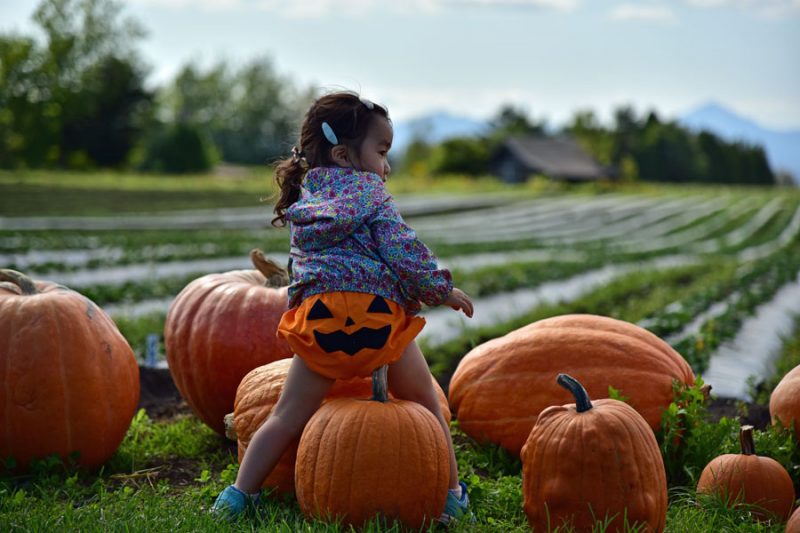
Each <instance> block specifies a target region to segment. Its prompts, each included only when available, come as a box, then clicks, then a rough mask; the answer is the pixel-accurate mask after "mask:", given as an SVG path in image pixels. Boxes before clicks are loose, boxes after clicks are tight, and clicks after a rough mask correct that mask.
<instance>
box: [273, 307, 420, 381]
mask: <svg viewBox="0 0 800 533" xmlns="http://www.w3.org/2000/svg"><path fill="white" fill-rule="evenodd" d="M424 326H425V319H423V318H421V317H416V316H409V315H408V314H406V312H405V311H404V310H403V308H402V307H401V306H400V305H398V304H397V303H396V302H393V301H391V300H387V299H384V298H382V297H381V296H376V295H374V294H366V293H360V292H329V293H324V294H315V295H313V296H310V297H309V298H307V299H305V300H304V301H303V302H302V303H301V304H300V306H298V307H295V308H292V309H289V310H288V311H286V312H285V313H284V314H283V317H281V321H280V324H278V336H280V337H283V338H284V339H286V341H287V342H288V343H289V346H291V348H292V350H293V351H294V353H296V354H297V355H298V356H300V357H301V358H302V359H303V361H304V362H305V363H306V365H307V366H308V367H309V368H310V369H311V370H313V371H314V372H317V373H318V374H321V375H323V376H326V377H329V378H332V379H346V378H351V377H356V376H360V377H365V376H369V375H371V374H372V371H373V370H375V369H376V368H378V367H379V366H382V365H385V364H391V363H393V362H395V361H397V360H398V359H400V356H401V355H402V354H403V350H405V348H406V346H408V344H409V343H411V342H412V341H413V340H414V338H415V337H416V336H417V335H418V334H419V332H420V331H421V330H422V328H423V327H424Z"/></svg>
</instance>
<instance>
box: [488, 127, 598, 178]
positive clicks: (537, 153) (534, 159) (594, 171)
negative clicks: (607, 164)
mask: <svg viewBox="0 0 800 533" xmlns="http://www.w3.org/2000/svg"><path fill="white" fill-rule="evenodd" d="M503 147H504V148H505V149H506V150H507V151H508V152H509V153H511V155H513V156H514V157H515V158H516V159H517V161H519V163H521V164H522V165H524V166H525V167H527V169H528V170H530V172H531V173H542V174H546V175H548V176H553V177H565V178H567V177H568V178H571V179H595V178H599V177H602V176H604V175H605V172H604V170H603V168H602V167H601V166H600V165H599V164H598V163H597V162H596V161H595V160H594V158H592V156H590V155H589V154H588V153H586V151H585V150H584V149H583V148H581V147H580V145H579V144H578V143H577V142H576V141H575V140H573V139H570V138H567V137H555V138H551V137H509V138H508V139H506V141H505V142H504V143H503Z"/></svg>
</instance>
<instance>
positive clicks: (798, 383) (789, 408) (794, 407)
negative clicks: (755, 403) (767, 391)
mask: <svg viewBox="0 0 800 533" xmlns="http://www.w3.org/2000/svg"><path fill="white" fill-rule="evenodd" d="M769 414H770V415H771V416H772V422H773V423H776V422H778V421H780V422H781V423H782V424H783V425H784V426H785V427H794V434H795V436H796V437H797V439H798V440H800V365H798V366H796V367H794V368H793V369H792V370H790V371H789V373H788V374H786V375H785V376H783V379H781V381H780V383H778V386H777V387H775V390H773V391H772V394H771V395H770V397H769Z"/></svg>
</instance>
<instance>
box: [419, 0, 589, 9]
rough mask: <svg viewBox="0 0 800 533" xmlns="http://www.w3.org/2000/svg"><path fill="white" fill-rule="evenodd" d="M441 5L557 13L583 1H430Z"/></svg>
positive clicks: (573, 7) (576, 6)
mask: <svg viewBox="0 0 800 533" xmlns="http://www.w3.org/2000/svg"><path fill="white" fill-rule="evenodd" d="M430 3H431V4H439V5H472V6H480V7H501V8H502V7H516V8H520V7H523V8H528V7H533V8H542V9H555V10H557V11H574V10H575V9H577V8H578V7H580V5H581V3H582V0H430Z"/></svg>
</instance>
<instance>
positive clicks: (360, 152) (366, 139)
mask: <svg viewBox="0 0 800 533" xmlns="http://www.w3.org/2000/svg"><path fill="white" fill-rule="evenodd" d="M391 146H392V124H391V121H390V120H389V113H388V112H387V111H386V109H385V108H384V107H382V106H380V105H378V104H374V103H372V102H370V101H369V100H364V99H362V98H360V97H359V96H358V95H357V94H355V93H351V92H336V93H332V94H327V95H325V96H322V97H320V98H319V99H318V100H316V101H315V102H314V103H313V104H312V105H311V107H310V108H309V110H308V112H307V113H306V116H305V118H304V119H303V124H302V126H301V129H300V144H299V147H295V148H294V149H293V150H292V157H291V158H289V159H284V160H283V161H280V162H279V163H278V164H277V166H276V168H275V179H276V181H277V183H278V186H279V189H280V192H279V193H278V194H279V198H278V201H277V202H276V203H275V214H276V217H275V218H274V219H273V220H272V223H273V225H276V226H283V225H285V223H286V220H285V213H286V209H287V208H288V207H289V206H291V205H292V204H293V203H295V202H296V201H297V199H298V198H299V197H300V186H301V184H302V182H303V177H304V176H305V174H306V172H307V170H308V169H309V168H314V167H331V166H338V167H345V168H354V169H356V170H361V171H366V172H374V173H376V174H378V175H379V176H380V177H381V178H382V179H383V180H384V181H385V180H386V177H387V176H388V175H389V172H390V171H391V167H390V166H389V163H388V161H387V159H386V156H387V154H388V152H389V149H390V148H391Z"/></svg>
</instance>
